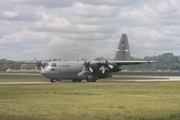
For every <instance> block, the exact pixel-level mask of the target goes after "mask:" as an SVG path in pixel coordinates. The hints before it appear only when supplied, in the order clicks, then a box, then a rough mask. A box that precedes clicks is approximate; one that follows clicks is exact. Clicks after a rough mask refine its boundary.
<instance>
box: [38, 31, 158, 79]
mask: <svg viewBox="0 0 180 120" xmlns="http://www.w3.org/2000/svg"><path fill="white" fill-rule="evenodd" d="M147 63H156V61H131V57H130V49H129V43H128V37H127V35H126V34H122V36H121V39H120V42H119V45H118V48H117V50H116V53H115V58H114V59H113V60H105V61H93V59H90V60H89V61H87V60H84V61H51V62H48V63H47V64H46V65H45V64H41V62H40V61H37V65H39V66H38V67H43V68H44V69H42V70H41V75H43V76H45V77H47V78H49V79H50V81H51V82H56V81H60V80H61V79H71V80H72V81H73V82H81V81H82V80H83V79H85V80H86V81H87V82H96V80H97V79H99V78H107V77H111V76H112V75H111V73H112V72H118V71H121V68H120V67H121V66H122V65H135V64H147ZM44 65H45V66H44Z"/></svg>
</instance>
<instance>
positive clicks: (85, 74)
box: [77, 71, 87, 79]
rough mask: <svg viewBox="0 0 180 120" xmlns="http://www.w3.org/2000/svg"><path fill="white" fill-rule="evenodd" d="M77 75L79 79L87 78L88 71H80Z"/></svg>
mask: <svg viewBox="0 0 180 120" xmlns="http://www.w3.org/2000/svg"><path fill="white" fill-rule="evenodd" d="M77 77H78V78H79V79H86V78H87V72H86V71H82V72H79V73H78V74H77Z"/></svg>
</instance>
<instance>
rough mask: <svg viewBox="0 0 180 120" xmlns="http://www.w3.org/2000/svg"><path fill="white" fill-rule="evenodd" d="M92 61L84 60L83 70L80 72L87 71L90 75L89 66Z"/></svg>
mask: <svg viewBox="0 0 180 120" xmlns="http://www.w3.org/2000/svg"><path fill="white" fill-rule="evenodd" d="M92 60H93V58H91V59H90V60H89V61H87V60H84V68H83V70H82V71H85V70H88V71H89V72H90V73H92V72H93V69H92V68H91V66H90V63H91V61H92Z"/></svg>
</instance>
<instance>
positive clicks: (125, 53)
mask: <svg viewBox="0 0 180 120" xmlns="http://www.w3.org/2000/svg"><path fill="white" fill-rule="evenodd" d="M114 60H117V61H121V60H122V61H124V60H131V56H130V50H129V43H128V37H127V35H126V34H124V33H123V34H122V36H121V39H120V42H119V45H118V48H117V50H116V54H115V58H114Z"/></svg>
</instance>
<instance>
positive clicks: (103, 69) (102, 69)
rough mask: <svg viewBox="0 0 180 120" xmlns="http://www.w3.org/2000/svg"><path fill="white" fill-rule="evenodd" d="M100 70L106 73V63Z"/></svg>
mask: <svg viewBox="0 0 180 120" xmlns="http://www.w3.org/2000/svg"><path fill="white" fill-rule="evenodd" d="M99 70H101V71H102V73H103V74H104V73H105V71H106V69H105V66H104V65H103V66H101V68H100V69H99Z"/></svg>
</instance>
